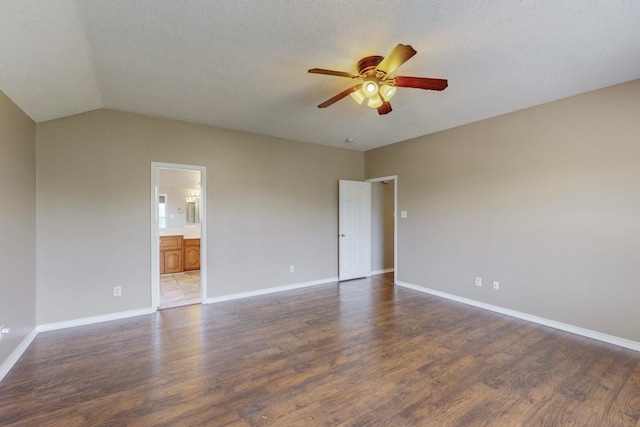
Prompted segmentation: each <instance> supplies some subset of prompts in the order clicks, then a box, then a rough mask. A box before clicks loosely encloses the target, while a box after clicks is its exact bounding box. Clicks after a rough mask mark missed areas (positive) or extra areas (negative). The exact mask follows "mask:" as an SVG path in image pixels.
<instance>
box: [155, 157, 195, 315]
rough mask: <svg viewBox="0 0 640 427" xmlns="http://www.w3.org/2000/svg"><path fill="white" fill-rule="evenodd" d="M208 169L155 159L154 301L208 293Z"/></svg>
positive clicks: (165, 303) (160, 303)
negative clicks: (161, 161) (159, 161)
mask: <svg viewBox="0 0 640 427" xmlns="http://www.w3.org/2000/svg"><path fill="white" fill-rule="evenodd" d="M206 206H207V204H206V168H205V167H204V166H194V165H181V164H173V163H157V162H152V163H151V218H152V220H151V254H152V256H151V305H152V308H154V309H163V308H171V307H176V306H181V305H188V304H194V303H204V302H205V301H206V298H207V286H206V283H207V280H206V278H207V274H206V273H207V265H206V253H207V250H206V249H207V248H206V238H205V237H206V229H207V227H206Z"/></svg>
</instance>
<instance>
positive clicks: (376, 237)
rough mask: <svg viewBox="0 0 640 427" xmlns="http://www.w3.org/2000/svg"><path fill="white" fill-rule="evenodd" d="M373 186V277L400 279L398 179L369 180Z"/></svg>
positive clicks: (394, 177)
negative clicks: (379, 275) (390, 276)
mask: <svg viewBox="0 0 640 427" xmlns="http://www.w3.org/2000/svg"><path fill="white" fill-rule="evenodd" d="M367 181H368V182H370V183H371V274H372V275H377V274H388V273H391V272H393V279H394V280H393V281H394V283H395V281H396V279H397V271H398V269H397V237H396V236H397V215H396V212H397V201H398V198H397V193H398V186H397V183H398V177H397V176H396V175H393V176H385V177H380V178H373V179H368V180H367Z"/></svg>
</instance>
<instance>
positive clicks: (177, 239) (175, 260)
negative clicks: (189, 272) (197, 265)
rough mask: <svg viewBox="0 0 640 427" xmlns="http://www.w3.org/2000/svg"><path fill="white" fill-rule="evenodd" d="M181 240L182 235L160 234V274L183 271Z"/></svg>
mask: <svg viewBox="0 0 640 427" xmlns="http://www.w3.org/2000/svg"><path fill="white" fill-rule="evenodd" d="M183 240H184V239H183V237H182V236H160V274H171V273H181V272H182V271H184V267H183V262H182V256H183V255H182V251H183Z"/></svg>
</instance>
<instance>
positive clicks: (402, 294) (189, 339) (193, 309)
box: [0, 276, 640, 427]
mask: <svg viewBox="0 0 640 427" xmlns="http://www.w3.org/2000/svg"><path fill="white" fill-rule="evenodd" d="M639 419H640V353H637V352H633V351H631V350H626V349H622V348H618V347H615V346H612V345H608V344H604V343H601V342H597V341H593V340H589V339H586V338H583V337H579V336H575V335H571V334H568V333H564V332H560V331H557V330H553V329H550V328H546V327H542V326H538V325H535V324H530V323H527V322H524V321H521V320H517V319H514V318H510V317H507V316H503V315H500V314H495V313H491V312H487V311H484V310H481V309H476V308H472V307H468V306H465V305H462V304H458V303H454V302H451V301H447V300H443V299H439V298H437V297H432V296H429V295H426V294H422V293H419V292H415V291H412V290H408V289H404V288H399V287H394V286H393V285H392V283H391V282H390V281H389V280H388V279H387V280H384V279H383V277H382V276H378V277H376V278H372V279H365V280H356V281H350V282H343V283H341V284H331V285H322V286H315V287H311V288H306V289H300V290H295V291H290V292H281V293H277V294H272V295H267V296H260V297H254V298H248V299H243V300H236V301H230V302H224V303H218V304H213V305H209V306H200V305H195V306H188V307H181V308H175V309H170V310H163V311H160V312H158V313H155V314H153V315H148V316H140V317H137V318H132V319H125V320H120V321H113V322H109V323H103V324H99V325H90V326H83V327H77V328H72V329H66V330H60V331H53V332H47V333H41V334H40V335H38V337H37V338H36V339H35V341H34V342H33V344H32V345H31V347H30V348H29V349H28V350H27V352H26V353H25V354H24V356H23V357H22V358H21V359H20V361H19V362H18V363H17V364H16V366H15V367H14V369H13V370H12V371H11V372H10V373H9V374H8V375H7V376H6V377H5V379H4V380H3V381H2V383H0V425H2V426H14V425H15V426H65V427H69V426H120V425H130V426H164V425H166V426H191V425H207V426H224V425H238V426H246V425H249V426H257V425H276V426H316V425H317V426H347V425H349V426H354V425H358V426H363V425H367V426H640V421H639Z"/></svg>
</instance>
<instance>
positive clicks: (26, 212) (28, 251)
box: [0, 92, 36, 364]
mask: <svg viewBox="0 0 640 427" xmlns="http://www.w3.org/2000/svg"><path fill="white" fill-rule="evenodd" d="M35 143H36V125H35V123H34V122H33V121H32V120H31V119H30V118H29V117H28V116H27V115H26V114H24V113H23V112H22V111H21V110H20V109H19V108H18V107H17V106H16V105H15V104H14V103H13V102H12V101H11V100H10V99H9V98H7V97H6V96H5V94H4V93H2V92H0V183H2V186H1V187H0V207H2V208H1V209H0V224H2V231H1V233H2V234H1V238H0V242H1V244H0V277H1V279H0V324H3V325H5V327H8V328H10V329H11V332H10V333H9V334H8V335H7V336H5V337H4V338H3V339H2V341H0V364H2V362H4V361H5V360H6V359H7V357H8V356H9V355H10V354H11V353H12V352H13V351H14V350H15V349H16V348H17V347H18V345H19V344H20V342H21V341H22V340H23V339H24V338H25V337H26V336H27V335H28V334H29V333H30V332H31V331H32V330H33V328H34V327H35V325H36V305H35V302H36V264H35V261H36V147H35Z"/></svg>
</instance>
